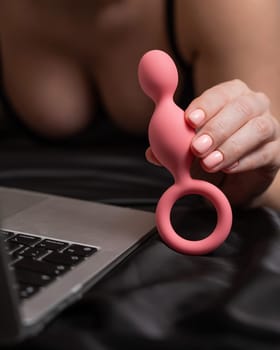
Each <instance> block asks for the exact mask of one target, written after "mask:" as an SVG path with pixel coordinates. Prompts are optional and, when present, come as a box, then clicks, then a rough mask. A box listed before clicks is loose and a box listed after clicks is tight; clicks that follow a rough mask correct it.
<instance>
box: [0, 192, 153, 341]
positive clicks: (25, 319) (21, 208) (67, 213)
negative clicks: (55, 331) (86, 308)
mask: <svg viewBox="0 0 280 350" xmlns="http://www.w3.org/2000/svg"><path fill="white" fill-rule="evenodd" d="M0 218H1V223H0V280H1V288H0V310H1V312H0V343H1V344H5V343H8V344H12V343H14V342H18V341H20V340H22V339H24V338H26V337H28V336H31V335H34V334H35V333H37V332H39V331H40V330H41V329H42V328H43V327H44V326H45V325H46V323H47V322H49V321H50V320H51V319H53V317H55V316H56V315H57V314H58V313H59V312H60V311H61V310H63V309H64V308H65V307H66V306H68V305H69V304H71V303H73V302H74V301H75V300H77V299H78V298H80V297H81V296H82V295H83V293H84V292H85V291H87V290H88V289H89V288H90V287H92V286H93V285H94V283H96V282H97V281H98V280H100V278H102V277H103V276H104V275H105V274H106V273H107V272H108V271H110V270H111V269H112V268H113V267H115V266H116V265H118V264H119V263H120V262H121V261H122V260H123V259H124V258H126V257H127V256H128V255H129V254H130V253H131V252H132V251H134V250H135V249H136V248H137V247H138V246H139V245H140V244H141V243H142V242H144V241H145V240H147V239H148V238H149V237H151V235H152V234H153V233H154V232H155V229H154V227H155V222H154V214H153V213H151V212H146V211H142V210H139V209H130V208H125V207H118V206H114V205H107V204H101V203H95V202H89V201H83V200H77V199H71V198H66V197H65V198H64V197H60V196H54V195H47V194H42V193H38V192H31V191H25V190H20V189H15V188H4V187H0Z"/></svg>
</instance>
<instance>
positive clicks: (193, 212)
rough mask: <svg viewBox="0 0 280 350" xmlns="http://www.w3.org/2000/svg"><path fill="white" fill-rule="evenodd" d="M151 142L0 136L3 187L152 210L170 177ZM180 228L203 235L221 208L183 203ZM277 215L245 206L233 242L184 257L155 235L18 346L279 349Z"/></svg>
mask: <svg viewBox="0 0 280 350" xmlns="http://www.w3.org/2000/svg"><path fill="white" fill-rule="evenodd" d="M145 147H146V144H145V142H143V143H142V142H138V143H137V142H135V143H134V145H133V146H132V144H131V143H129V144H125V140H124V139H122V142H120V140H119V141H117V140H116V139H115V141H114V142H113V141H112V142H111V144H109V143H106V144H103V145H100V144H95V143H94V142H93V143H92V144H90V143H89V142H86V141H84V142H83V141H81V142H80V144H78V143H76V144H75V145H70V146H69V145H67V146H65V147H64V146H63V145H51V144H47V143H44V142H39V141H38V140H33V141H31V140H28V139H26V138H25V137H24V138H22V139H20V138H16V139H14V140H13V139H12V138H11V137H8V138H7V139H5V138H4V137H2V139H1V140H0V167H1V171H0V185H4V186H15V187H19V188H25V189H33V190H40V191H43V192H48V193H55V194H61V195H66V196H71V197H76V198H82V199H86V200H98V201H104V202H108V203H114V204H116V203H117V204H120V205H125V206H131V207H139V208H143V209H147V210H151V211H153V210H154V209H155V205H156V202H157V200H158V198H159V196H160V195H161V193H162V192H163V190H164V189H165V188H166V187H168V186H169V185H170V184H171V181H172V179H171V178H170V176H169V174H168V173H167V172H166V171H164V169H161V168H159V167H154V166H152V165H149V164H147V163H146V161H145V159H144V149H145ZM172 221H173V223H174V226H175V227H176V229H177V230H179V231H180V232H183V231H188V232H190V233H191V234H192V236H193V237H194V238H196V237H198V236H199V235H200V234H201V233H202V232H208V231H209V230H210V229H211V227H212V226H213V224H214V221H215V215H214V213H213V212H212V210H211V209H210V208H208V207H205V206H204V205H203V202H202V201H201V200H200V198H188V199H187V200H186V201H184V202H182V203H181V202H180V203H178V205H176V206H175V209H174V211H173V214H172ZM279 224H280V222H279V217H278V215H277V214H276V213H273V212H270V211H267V210H264V209H256V210H242V211H241V210H237V211H235V212H234V224H233V229H232V232H231V234H230V236H229V238H228V240H227V241H226V242H225V243H224V244H223V245H222V246H221V247H220V248H219V249H217V250H216V251H215V252H213V253H212V254H209V255H207V256H195V257H192V256H183V255H180V254H178V253H175V252H174V251H172V250H170V249H169V248H168V247H166V246H165V245H164V244H163V243H162V242H161V241H160V239H159V238H158V237H157V236H156V237H155V238H153V239H152V240H150V241H149V242H147V243H146V245H144V246H143V247H142V248H141V249H139V250H138V251H137V252H136V253H135V254H133V255H132V256H130V257H129V258H128V259H127V260H126V261H125V262H124V263H123V264H122V265H121V266H119V267H118V268H117V269H116V270H114V271H112V272H111V273H110V274H109V275H108V276H106V277H105V278H104V279H103V280H102V281H101V282H99V283H98V284H97V285H96V286H95V287H94V288H92V289H91V290H90V291H89V292H88V293H87V294H86V295H85V296H84V297H83V298H82V300H81V301H79V302H77V303H75V304H74V305H73V306H71V307H70V308H68V309H67V310H65V311H64V312H62V314H60V315H59V316H58V317H57V318H56V319H55V320H53V321H52V322H51V323H50V324H49V325H48V326H47V328H46V329H45V330H44V331H43V332H41V333H40V334H39V335H38V336H36V337H34V338H32V339H29V340H27V341H25V342H24V343H22V344H19V345H17V346H14V347H12V349H20V350H23V349H24V350H25V349H28V350H31V349H34V350H35V349H36V350H37V349H42V350H55V349H65V350H69V349H80V350H83V349H91V350H92V349H102V350H103V349H121V348H126V349H143V348H146V349H215V350H217V349H244V350H245V349H246V350H247V349H248V348H251V349H256V350H258V349H265V350H270V349H278V348H279V346H280V298H279V295H280V294H279V293H280V231H279V227H280V226H279Z"/></svg>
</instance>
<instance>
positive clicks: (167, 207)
mask: <svg viewBox="0 0 280 350" xmlns="http://www.w3.org/2000/svg"><path fill="white" fill-rule="evenodd" d="M190 194H197V195H202V196H203V197H206V198H207V199H208V200H209V201H210V202H211V203H212V204H213V205H214V207H215V208H216V211H217V224H216V227H215V228H214V230H213V231H212V232H211V233H210V234H209V235H208V236H207V237H206V238H203V239H201V240H198V241H192V240H187V239H184V238H183V237H181V236H179V235H178V234H177V233H176V232H175V231H174V229H173V227H172V225H171V221H170V214H171V210H172V207H173V206H174V204H175V202H176V201H177V200H178V199H180V198H182V197H183V196H186V195H190ZM156 222H157V228H158V232H159V235H160V236H161V238H162V239H163V241H164V242H165V243H166V244H167V245H168V246H170V247H172V248H173V249H174V250H176V251H178V252H180V253H183V254H191V255H200V254H206V253H209V252H211V251H213V250H214V249H216V248H217V247H218V246H219V245H220V244H222V243H223V242H224V241H225V239H226V238H227V236H228V235H229V232H230V228H231V224H232V211H231V207H230V204H229V202H228V200H227V198H226V196H225V195H224V194H223V192H222V191H221V190H220V189H219V188H217V187H215V186H214V185H212V184H210V183H208V182H206V181H202V180H192V181H191V182H188V184H187V186H182V185H181V184H177V183H175V184H174V185H172V186H171V187H169V188H168V189H167V190H166V191H165V192H164V193H163V195H162V196H161V198H160V199H159V201H158V204H157V207H156Z"/></svg>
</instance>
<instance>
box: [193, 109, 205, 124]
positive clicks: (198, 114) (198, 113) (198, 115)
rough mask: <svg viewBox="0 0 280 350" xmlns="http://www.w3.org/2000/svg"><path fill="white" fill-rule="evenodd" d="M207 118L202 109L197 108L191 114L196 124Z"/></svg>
mask: <svg viewBox="0 0 280 350" xmlns="http://www.w3.org/2000/svg"><path fill="white" fill-rule="evenodd" d="M204 119H205V113H204V111H203V110H202V109H195V110H194V111H193V112H191V113H190V114H189V120H190V121H191V122H192V124H194V125H200V124H201V123H202V122H203V120H204Z"/></svg>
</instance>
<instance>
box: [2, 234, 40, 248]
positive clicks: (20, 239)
mask: <svg viewBox="0 0 280 350" xmlns="http://www.w3.org/2000/svg"><path fill="white" fill-rule="evenodd" d="M40 240H41V238H40V237H35V236H30V235H23V234H17V235H15V236H14V237H12V238H10V239H9V240H8V242H14V243H20V244H23V245H28V246H32V245H34V244H35V243H37V242H39V241H40Z"/></svg>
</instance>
